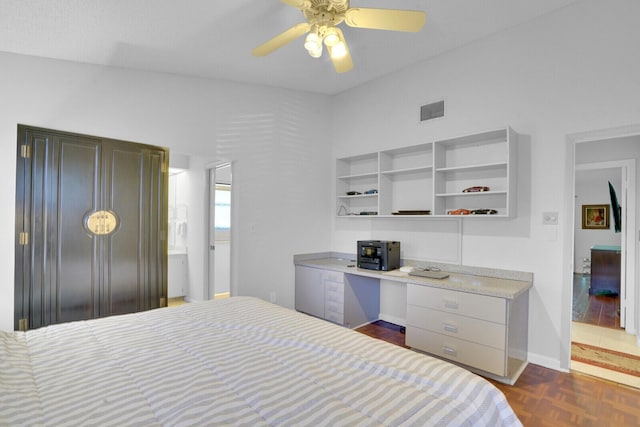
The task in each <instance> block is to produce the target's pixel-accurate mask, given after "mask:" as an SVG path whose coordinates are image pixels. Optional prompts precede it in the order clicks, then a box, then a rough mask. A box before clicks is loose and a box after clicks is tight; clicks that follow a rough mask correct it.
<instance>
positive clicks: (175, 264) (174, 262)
mask: <svg viewBox="0 0 640 427" xmlns="http://www.w3.org/2000/svg"><path fill="white" fill-rule="evenodd" d="M167 276H168V278H167V288H168V289H167V297H168V298H177V297H183V296H185V295H186V292H185V291H186V289H187V287H188V285H189V281H188V270H187V254H182V253H180V254H169V256H168V262H167Z"/></svg>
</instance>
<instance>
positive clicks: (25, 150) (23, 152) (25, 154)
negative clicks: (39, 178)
mask: <svg viewBox="0 0 640 427" xmlns="http://www.w3.org/2000/svg"><path fill="white" fill-rule="evenodd" d="M20 156H21V157H22V158H23V159H28V158H30V157H31V146H30V145H28V144H23V145H21V146H20Z"/></svg>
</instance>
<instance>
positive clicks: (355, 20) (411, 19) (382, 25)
mask: <svg viewBox="0 0 640 427" xmlns="http://www.w3.org/2000/svg"><path fill="white" fill-rule="evenodd" d="M426 20H427V15H426V14H425V13H424V12H423V11H419V10H397V9H370V8H353V9H349V10H347V12H346V13H345V22H346V23H347V25H349V26H350V27H357V28H371V29H374V30H390V31H407V32H417V31H420V29H421V28H422V26H423V25H424V23H425V22H426Z"/></svg>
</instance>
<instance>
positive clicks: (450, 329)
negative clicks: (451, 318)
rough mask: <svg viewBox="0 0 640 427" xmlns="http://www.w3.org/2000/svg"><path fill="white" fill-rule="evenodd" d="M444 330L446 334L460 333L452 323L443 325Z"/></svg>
mask: <svg viewBox="0 0 640 427" xmlns="http://www.w3.org/2000/svg"><path fill="white" fill-rule="evenodd" d="M442 329H444V330H445V331H446V332H453V333H454V334H457V333H458V327H457V326H456V325H452V324H450V323H443V324H442Z"/></svg>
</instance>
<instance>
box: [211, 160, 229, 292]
mask: <svg viewBox="0 0 640 427" xmlns="http://www.w3.org/2000/svg"><path fill="white" fill-rule="evenodd" d="M231 195H232V170H231V163H221V164H218V165H216V166H215V167H213V168H210V169H209V204H208V210H209V227H208V230H209V233H208V234H209V238H208V242H209V245H208V246H209V266H208V276H209V278H208V284H209V286H208V298H209V299H219V298H227V297H229V296H231V245H232V242H231V235H232V234H231V226H232V224H231V209H232V206H231V200H232V197H231Z"/></svg>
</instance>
